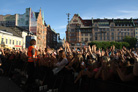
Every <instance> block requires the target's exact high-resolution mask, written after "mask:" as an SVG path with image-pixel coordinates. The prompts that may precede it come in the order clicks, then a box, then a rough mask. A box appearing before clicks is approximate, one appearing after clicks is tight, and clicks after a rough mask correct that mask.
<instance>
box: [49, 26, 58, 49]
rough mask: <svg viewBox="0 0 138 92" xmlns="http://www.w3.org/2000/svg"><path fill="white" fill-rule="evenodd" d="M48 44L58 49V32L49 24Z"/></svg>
mask: <svg viewBox="0 0 138 92" xmlns="http://www.w3.org/2000/svg"><path fill="white" fill-rule="evenodd" d="M47 46H49V47H51V48H54V49H57V33H56V31H55V30H54V29H52V28H51V27H50V25H48V26H47Z"/></svg>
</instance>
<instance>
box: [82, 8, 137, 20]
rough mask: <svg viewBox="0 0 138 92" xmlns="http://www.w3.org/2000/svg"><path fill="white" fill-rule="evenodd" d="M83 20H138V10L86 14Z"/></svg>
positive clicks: (83, 15)
mask: <svg viewBox="0 0 138 92" xmlns="http://www.w3.org/2000/svg"><path fill="white" fill-rule="evenodd" d="M81 17H82V19H92V17H93V18H94V19H95V18H102V19H103V18H109V19H112V18H127V19H128V18H129V19H130V18H131V17H132V18H138V10H116V11H114V12H112V11H110V12H107V13H102V12H95V13H91V12H89V13H85V14H82V16H81Z"/></svg>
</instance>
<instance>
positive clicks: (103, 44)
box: [89, 41, 130, 49]
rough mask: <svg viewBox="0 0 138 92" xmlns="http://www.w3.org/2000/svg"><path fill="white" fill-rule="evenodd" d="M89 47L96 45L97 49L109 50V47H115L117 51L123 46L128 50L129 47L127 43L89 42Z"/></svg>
mask: <svg viewBox="0 0 138 92" xmlns="http://www.w3.org/2000/svg"><path fill="white" fill-rule="evenodd" d="M89 45H91V46H92V45H96V46H97V48H103V49H106V48H110V47H111V46H113V45H114V46H115V47H116V48H117V49H122V47H123V46H125V47H126V48H128V47H129V46H130V45H129V43H127V42H96V41H95V42H91V43H89Z"/></svg>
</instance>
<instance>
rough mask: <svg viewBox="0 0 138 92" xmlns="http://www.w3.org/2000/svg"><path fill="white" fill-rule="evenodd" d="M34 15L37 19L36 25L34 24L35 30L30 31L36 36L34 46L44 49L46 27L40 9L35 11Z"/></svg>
mask: <svg viewBox="0 0 138 92" xmlns="http://www.w3.org/2000/svg"><path fill="white" fill-rule="evenodd" d="M35 16H36V19H37V26H36V30H33V31H32V32H33V33H34V34H36V36H37V43H36V46H37V48H41V49H45V48H46V35H47V28H46V24H45V23H44V19H43V15H42V12H41V9H40V11H39V12H35Z"/></svg>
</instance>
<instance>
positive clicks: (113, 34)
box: [66, 14, 135, 46]
mask: <svg viewBox="0 0 138 92" xmlns="http://www.w3.org/2000/svg"><path fill="white" fill-rule="evenodd" d="M125 36H131V37H135V23H134V19H132V18H131V19H106V18H105V19H93V18H92V19H82V18H81V17H80V16H79V15H78V14H74V16H73V18H72V19H71V21H70V22H69V24H68V25H67V31H66V39H67V41H68V42H69V43H70V44H71V46H82V45H88V43H89V42H91V41H122V39H123V38H124V37H125Z"/></svg>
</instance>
